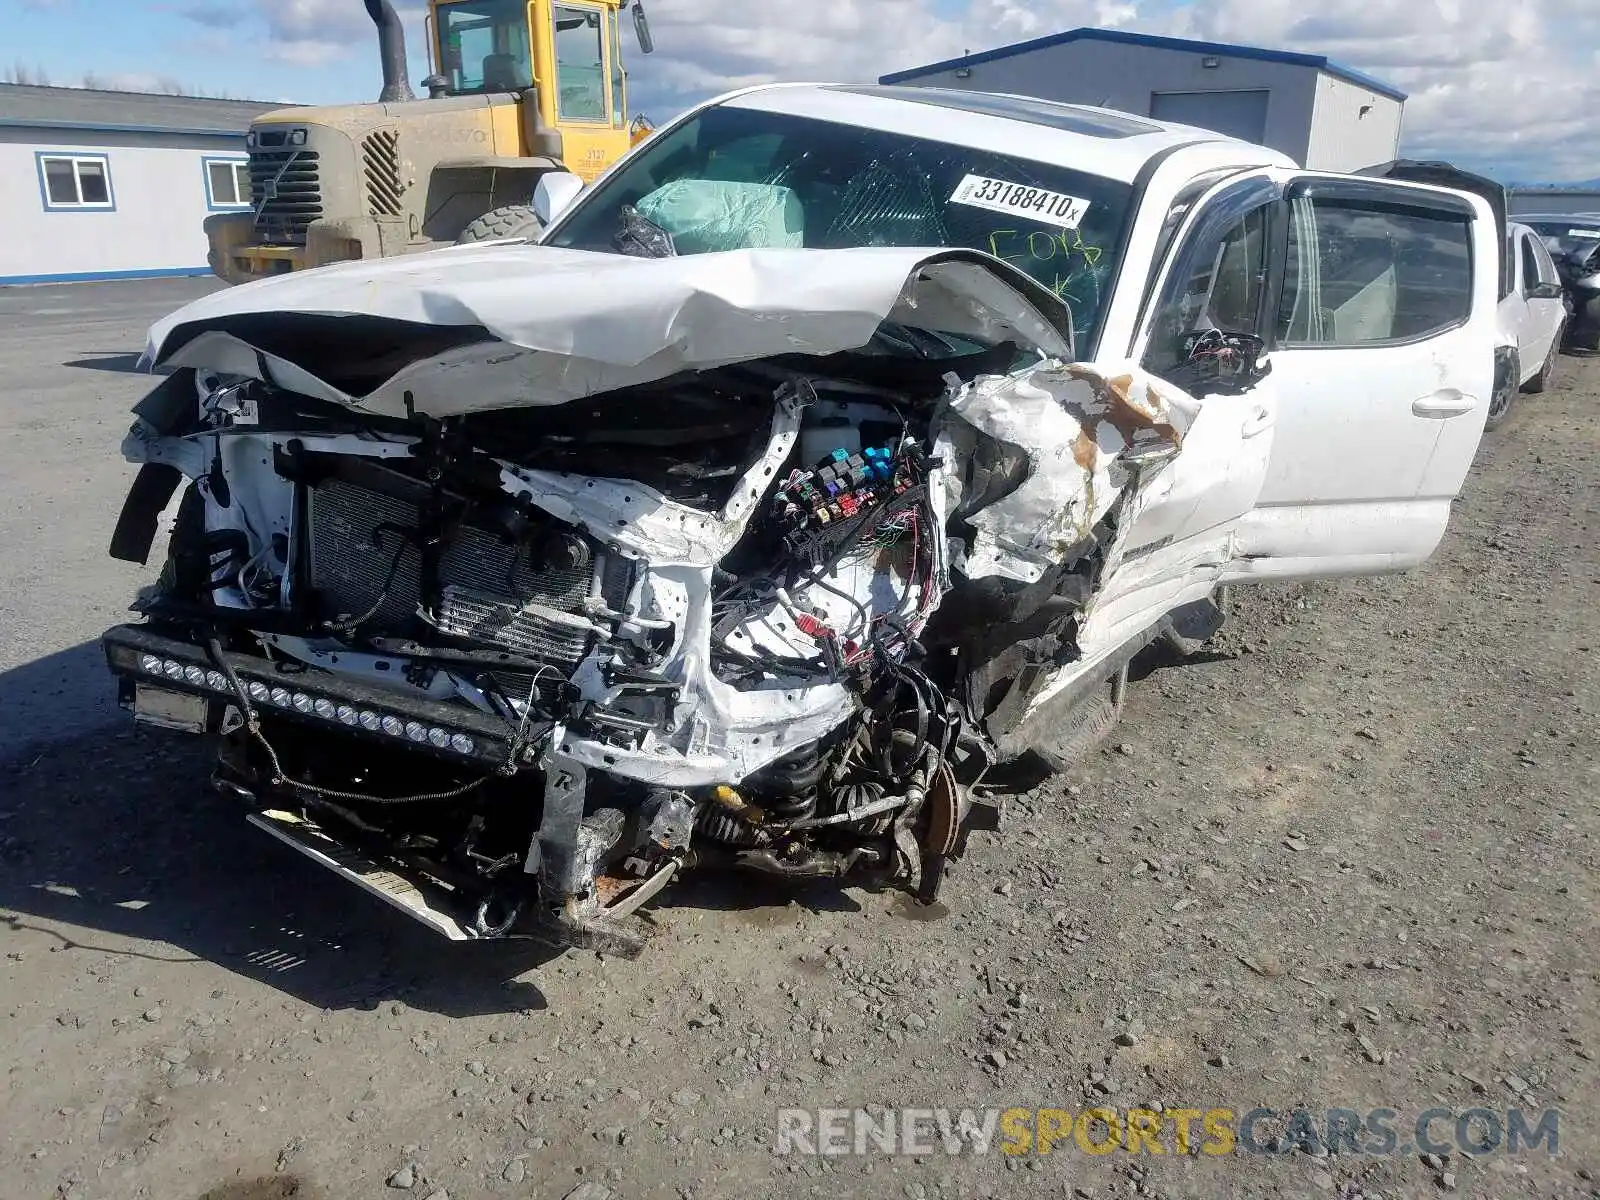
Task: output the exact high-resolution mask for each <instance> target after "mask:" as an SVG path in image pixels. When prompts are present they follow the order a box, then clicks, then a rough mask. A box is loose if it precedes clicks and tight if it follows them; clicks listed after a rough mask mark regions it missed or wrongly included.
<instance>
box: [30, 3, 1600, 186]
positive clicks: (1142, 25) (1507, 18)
mask: <svg viewBox="0 0 1600 1200" xmlns="http://www.w3.org/2000/svg"><path fill="white" fill-rule="evenodd" d="M28 2H30V3H54V2H57V0H28ZM234 2H235V3H237V5H238V7H237V8H236V9H235V8H234V4H227V3H220V2H219V0H187V3H186V4H180V5H179V10H180V11H183V10H185V9H187V10H188V11H189V12H190V13H191V15H192V17H193V19H195V20H197V21H199V22H203V23H204V24H206V25H208V26H210V27H211V28H212V29H213V30H216V29H217V28H218V27H220V26H222V25H223V24H224V23H225V22H224V19H223V18H224V15H225V11H226V10H228V9H233V11H236V12H239V13H240V14H241V20H240V22H239V24H238V27H237V28H236V29H234V30H232V31H230V33H231V35H232V36H234V37H235V38H236V39H237V40H238V42H239V44H240V46H246V45H248V46H249V47H250V52H251V53H252V54H254V55H255V56H256V57H257V58H260V59H265V60H267V61H270V62H278V63H283V64H285V65H288V66H292V67H300V68H323V69H324V70H325V71H337V72H341V73H343V74H345V75H347V76H348V75H349V73H350V72H351V70H352V69H353V68H356V67H360V68H364V69H365V72H366V73H365V74H363V75H362V76H361V78H362V81H363V82H365V80H366V78H367V75H369V74H370V76H371V77H372V78H373V79H375V78H376V59H377V52H376V43H375V39H374V36H373V31H372V25H371V22H370V21H369V20H368V18H367V15H366V12H365V9H364V6H363V5H362V4H361V3H360V0H253V3H243V2H240V0H234ZM400 8H401V12H402V14H403V15H404V16H405V18H406V28H407V33H408V34H409V35H410V38H411V41H412V43H413V44H412V56H411V57H412V61H413V63H418V62H420V61H421V59H422V57H423V54H422V19H421V15H420V14H421V10H420V8H419V7H418V6H417V2H416V0H407V2H406V3H403V4H401V5H400ZM825 12H826V15H825V17H821V18H819V17H818V15H817V13H818V10H817V9H816V7H815V6H814V5H806V4H800V3H794V2H792V0H791V2H785V3H772V2H771V0H767V2H764V3H760V4H729V3H728V2H727V0H651V3H650V16H651V23H652V26H653V28H654V31H655V35H656V39H655V40H656V46H657V52H656V53H655V54H654V55H653V56H651V57H649V58H645V57H643V56H641V55H639V54H637V53H635V54H634V55H633V56H632V61H631V66H632V72H633V80H634V94H635V97H636V100H637V101H638V106H639V107H641V108H642V109H643V110H644V111H645V112H647V113H649V114H650V115H651V116H653V117H655V118H656V119H657V120H660V119H662V118H664V117H667V116H670V115H671V114H672V113H673V112H674V111H676V110H677V109H679V108H681V107H682V106H684V105H685V104H687V103H690V102H692V101H695V100H699V99H703V98H704V97H706V96H709V95H712V94H715V93H717V92H720V91H725V90H728V89H731V88H735V87H741V86H745V85H748V84H755V83H765V82H768V81H772V80H794V79H811V80H837V81H849V82H865V81H870V80H874V79H876V78H877V77H878V76H880V75H883V74H886V73H889V72H891V71H896V70H900V69H902V68H906V67H913V66H917V65H919V64H922V63H927V62H932V61H935V60H938V59H943V58H950V57H954V56H957V55H960V54H962V53H963V52H965V51H967V50H973V51H976V50H984V49H989V48H991V47H994V46H999V45H1004V44H1006V43H1009V42H1015V41H1020V40H1024V39H1027V38H1030V37H1038V36H1040V35H1043V34H1048V33H1052V32H1056V31H1058V30H1064V29H1070V28H1073V27H1074V26H1078V25H1101V26H1122V27H1127V28H1131V29H1136V30H1140V31H1145V32H1153V33H1168V34H1175V35H1177V36H1185V37H1197V38H1205V39H1210V40H1214V41H1231V42H1243V43H1246V44H1251V45H1258V46H1271V47H1280V48H1284V49H1292V50H1301V51H1306V52H1310V53H1318V54H1326V55H1328V56H1329V57H1330V58H1333V59H1335V60H1336V61H1339V62H1342V63H1344V64H1346V65H1348V66H1351V67H1355V68H1357V69H1360V70H1364V71H1366V72H1368V73H1370V74H1373V75H1376V76H1377V77H1378V78H1380V79H1385V80H1388V81H1390V82H1392V83H1394V84H1395V85H1396V86H1398V87H1400V88H1402V89H1404V90H1406V91H1408V92H1409V93H1410V94H1411V100H1410V102H1409V104H1408V105H1407V110H1406V140H1405V145H1404V151H1405V152H1406V153H1407V154H1411V155H1416V156H1427V157H1441V158H1449V159H1452V160H1454V161H1457V162H1461V163H1462V164H1463V165H1469V166H1474V167H1477V168H1480V169H1492V170H1494V171H1496V172H1497V173H1499V174H1501V175H1503V176H1507V177H1512V178H1522V179H1530V178H1549V179H1566V178H1572V179H1576V178H1587V177H1592V176H1600V139H1596V138H1595V137H1594V136H1593V131H1592V124H1591V122H1592V117H1591V115H1590V114H1593V113H1595V112H1600V59H1597V56H1596V54H1595V52H1594V50H1593V49H1592V47H1594V46H1596V45H1597V44H1600V4H1597V2H1596V0H1515V2H1514V3H1510V4H1491V3H1484V2H1483V0H1320V2H1319V3H1318V4H1317V5H1316V6H1309V5H1306V4H1305V3H1304V0H1195V2H1193V3H1177V4H1174V2H1173V0H834V2H833V3H832V4H830V5H829V6H828V7H827V8H826V10H825ZM625 43H626V44H627V45H628V46H629V47H630V48H631V46H632V38H631V36H630V35H625ZM417 82H418V81H417V80H413V85H415V84H416V83H417ZM373 86H375V84H374V85H373ZM349 90H350V91H351V92H352V93H355V92H361V93H365V91H366V88H365V87H351V88H350V89H349ZM348 98H349V99H357V98H360V97H359V96H357V95H354V94H352V95H350V96H349V97H348Z"/></svg>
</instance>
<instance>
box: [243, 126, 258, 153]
mask: <svg viewBox="0 0 1600 1200" xmlns="http://www.w3.org/2000/svg"><path fill="white" fill-rule="evenodd" d="M256 141H257V138H256V131H255V130H254V129H252V130H251V131H250V132H249V133H247V134H245V135H244V148H245V149H246V150H254V149H255V148H256Z"/></svg>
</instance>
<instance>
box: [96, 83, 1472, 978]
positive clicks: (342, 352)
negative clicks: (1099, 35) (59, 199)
mask: <svg viewBox="0 0 1600 1200" xmlns="http://www.w3.org/2000/svg"><path fill="white" fill-rule="evenodd" d="M560 190H561V189H559V188H544V189H541V193H540V197H539V207H540V208H541V209H542V215H543V216H544V217H545V218H546V219H547V221H548V227H547V228H546V229H545V231H544V233H543V235H542V239H541V243H540V244H530V243H526V242H521V241H514V242H505V243H496V244H489V245H477V246H469V247H461V248H457V249H447V250H442V251H436V252H431V253H426V254H421V255H417V256H414V257H409V258H400V259H391V260H387V261H378V262H357V263H348V264H342V265H338V266H333V267H329V268H326V269H322V270H317V271H307V272H302V273H298V274H294V275H288V276H284V277H282V278H278V279H270V280H265V281H262V282H259V283H255V284H251V285H247V286H244V287H239V288H235V289H232V290H229V291H224V292H219V293H217V294H215V295H211V296H208V297H206V298H204V299H201V300H199V301H196V302H195V303H193V304H191V305H189V306H188V307H186V308H184V309H182V310H181V311H179V312H177V313H175V314H174V315H172V316H171V317H169V318H167V319H166V320H164V321H162V322H161V323H160V324H158V325H157V326H156V327H155V329H154V330H153V331H152V333H151V338H150V345H149V349H148V352H147V353H148V358H149V360H150V362H151V363H152V364H153V365H154V366H156V367H158V368H163V369H166V370H167V371H168V372H169V373H168V374H167V375H166V378H165V379H164V381H163V382H162V383H161V384H160V386H159V387H157V388H156V390H155V391H154V392H153V393H152V394H151V395H150V396H149V397H148V398H146V399H145V400H144V401H143V402H142V403H141V404H140V405H139V406H138V409H137V413H138V420H137V423H136V424H135V426H134V428H133V431H132V433H131V434H130V436H129V438H128V439H127V441H126V443H125V446H124V452H125V454H126V455H127V457H128V458H129V459H130V460H131V461H133V462H136V463H140V464H142V466H141V468H140V471H139V474H138V478H137V481H136V482H135V484H134V486H133V489H132V492H131V494H130V495H129V498H128V501H127V504H126V506H125V509H124V511H123V513H122V516H121V519H120V521H119V523H118V527H117V530H116V533H115V535H114V539H113V546H112V554H113V555H114V556H115V557H118V558H121V559H126V560H130V561H138V562H143V561H146V560H147V558H148V556H149V554H150V552H151V549H152V546H153V543H154V541H155V535H156V531H157V529H158V528H159V526H160V521H161V515H162V513H163V512H164V511H165V510H166V509H167V506H168V505H169V504H170V503H171V502H172V500H173V499H174V497H176V496H177V495H178V491H179V489H180V488H184V489H186V490H184V492H183V495H182V499H181V501H180V502H179V504H178V507H177V516H176V518H175V520H174V523H173V532H172V535H171V538H170V549H169V551H168V556H167V559H166V563H165V567H164V569H163V571H162V574H161V577H160V580H159V582H158V583H157V584H156V585H155V586H153V587H152V588H149V589H147V590H146V592H145V593H144V594H143V595H142V596H141V598H140V600H139V603H138V604H137V605H136V608H137V609H138V610H139V611H140V612H141V613H142V617H143V619H142V620H141V621H140V622H139V623H137V624H130V625H122V626H118V627H116V628H114V629H112V630H110V631H108V632H107V634H106V635H105V639H104V644H105V649H106V653H107V656H108V659H109V662H110V665H111V668H112V670H113V671H114V672H115V674H116V676H117V677H118V679H119V683H120V687H121V694H122V698H123V700H124V703H125V704H127V706H129V707H130V708H131V709H132V710H133V712H134V713H135V715H136V716H137V717H138V718H140V719H141V720H144V721H147V722H151V723H154V724H156V725H162V726H166V727H169V728H177V729H183V730H188V731H191V732H195V733H205V734H209V735H211V736H213V737H214V738H216V740H217V742H218V745H219V748H220V749H219V756H218V763H217V768H216V775H215V782H216V784H217V786H218V787H219V788H221V789H222V790H223V791H224V792H225V793H227V794H229V795H232V796H234V797H236V798H237V799H238V800H240V801H242V802H243V804H244V805H245V806H246V808H247V812H248V814H249V819H250V820H252V821H253V822H255V823H256V824H257V825H259V826H261V827H262V828H264V829H267V830H268V831H270V832H272V833H274V834H275V835H276V836H278V837H280V838H281V839H283V840H284V841H287V842H289V843H291V844H292V845H294V846H296V847H297V848H298V849H300V850H302V851H304V852H305V853H307V854H309V855H311V856H312V857H314V858H317V859H318V860H319V861H321V862H323V863H324V864H325V865H328V866H330V867H332V868H334V869H335V870H337V871H340V872H342V873H343V874H345V875H346V876H347V877H348V878H349V879H351V880H352V881H355V882H358V883H361V884H363V885H364V886H366V887H368V888H370V889H371V890H373V891H375V892H376V893H377V894H379V895H381V896H383V897H384V898H385V899H387V900H389V901H391V902H392V903H395V904H396V905H399V906H400V907H402V908H405V909H407V910H408V911H410V912H411V913H412V914H413V915H416V916H418V917H420V918H421V919H423V920H425V921H427V922H428V923H430V924H432V925H433V926H434V927H435V928H437V929H439V930H441V931H442V932H444V933H446V934H448V935H449V936H451V937H453V938H474V937H497V936H537V937H544V938H551V939H555V940H557V941H562V942H567V943H572V944H583V945H593V946H601V947H605V948H607V949H609V950H612V951H616V952H620V953H625V954H628V953H636V952H637V950H638V948H639V946H640V945H641V944H642V943H641V940H640V937H639V933H638V927H639V925H640V921H639V918H638V917H637V915H630V914H636V913H637V910H638V909H639V908H640V907H641V906H642V905H644V904H645V903H646V902H647V901H648V900H649V899H650V898H651V897H653V896H655V895H657V894H658V893H659V892H660V890H661V888H662V887H663V886H664V885H665V884H666V883H667V882H668V881H670V880H671V879H672V878H673V877H674V876H675V875H676V874H678V873H680V872H682V871H685V870H687V869H690V868H693V867H698V866H706V865H713V866H728V867H740V868H748V869H754V870H758V871H764V872H769V873H773V874H776V875H779V876H789V877H838V878H852V879H859V880H862V881H864V882H868V883H878V884H898V885H902V886H905V887H907V888H910V889H914V890H915V891H917V892H918V894H920V895H921V896H922V897H923V898H924V899H927V898H931V897H932V896H933V894H934V893H935V892H936V890H937V888H938V886H939V880H940V878H941V873H942V871H943V870H944V867H945V863H946V860H947V857H948V856H949V855H951V854H952V852H955V851H957V850H958V848H959V843H960V838H961V836H962V830H963V827H964V823H965V822H966V818H967V817H968V812H969V808H970V806H971V804H972V798H973V795H974V785H975V784H978V783H979V781H980V780H982V779H984V778H985V777H986V776H988V777H990V778H992V777H993V775H992V774H991V773H992V772H993V771H994V769H995V768H996V767H1003V766H1005V765H1007V764H1015V763H1017V762H1019V761H1024V760H1027V759H1030V758H1032V759H1034V760H1043V761H1045V762H1047V763H1052V764H1059V763H1061V762H1062V761H1065V760H1067V759H1070V758H1071V757H1072V756H1073V755H1074V754H1075V753H1077V752H1080V751H1081V750H1082V749H1084V748H1085V747H1086V746H1088V745H1089V744H1091V743H1092V741H1093V740H1094V738H1095V737H1096V736H1098V735H1100V734H1103V733H1104V732H1105V730H1106V729H1108V728H1109V726H1110V723H1111V722H1112V721H1113V720H1114V719H1115V717H1116V714H1117V711H1118V704H1119V702H1120V697H1121V684H1122V682H1123V681H1125V679H1126V667H1127V663H1128V661H1129V659H1130V658H1131V657H1132V656H1133V655H1134V654H1135V653H1136V652H1137V651H1138V650H1139V649H1140V648H1141V647H1142V646H1145V645H1147V644H1149V643H1150V642H1151V641H1152V640H1153V639H1156V638H1160V637H1167V638H1170V639H1172V640H1174V641H1176V642H1177V643H1178V644H1179V645H1181V646H1189V645H1192V644H1194V643H1196V642H1198V641H1199V640H1202V639H1204V638H1205V637H1207V636H1209V635H1210V634H1211V633H1212V632H1214V630H1215V628H1216V627H1217V625H1218V624H1219V622H1220V620H1221V613H1220V610H1219V608H1218V606H1217V605H1216V603H1215V602H1214V597H1215V595H1216V593H1217V589H1218V588H1219V586H1221V585H1225V584H1237V583H1243V582H1248V581H1252V580H1273V579H1291V578H1293V579H1305V578H1311V577H1317V576H1333V575H1346V574H1355V573H1363V572H1379V571H1389V570H1398V569H1403V568H1405V567H1408V566H1411V565H1414V564H1416V563H1419V562H1421V561H1423V560H1424V559H1426V558H1427V557H1428V556H1429V554H1431V553H1432V551H1433V549H1434V547H1435V546H1436V545H1437V543H1438V542H1439V539H1440V537H1441V536H1442V534H1443V532H1444V529H1445V525H1446V522H1447V519H1448V516H1449V512H1450V506H1451V501H1452V499H1453V498H1454V496H1455V495H1456V493H1457V490H1458V489H1459V487H1460V486H1461V483H1462V480H1463V478H1464V476H1465V474H1466V471H1467V467H1468V464H1469V462H1470V461H1471V459H1472V457H1473V453H1474V450H1475V448H1476V446H1477V443H1478V440H1479V436H1480V434H1481V431H1482V427H1483V424H1484V417H1485V412H1486V407H1487V402H1488V398H1489V395H1490V391H1491V388H1492V384H1493V345H1494V340H1495V332H1494V325H1495V311H1496V296H1497V288H1496V282H1497V281H1496V270H1495V266H1494V264H1495V263H1496V260H1497V252H1498V243H1497V236H1498V235H1497V232H1496V229H1495V226H1494V217H1493V214H1492V213H1491V211H1490V209H1489V207H1488V206H1487V205H1486V204H1485V203H1484V201H1483V200H1482V199H1481V198H1479V197H1476V196H1472V195H1468V194H1465V193H1463V192H1460V191H1456V190H1447V189H1443V188H1438V187H1425V186H1418V185H1414V184H1407V183H1402V182H1397V181H1394V180H1391V179H1381V180H1380V179H1371V178H1352V177H1339V176H1328V175H1317V174H1308V173H1305V172H1302V171H1299V170H1297V169H1296V168H1295V167H1294V166H1293V165H1292V164H1290V163H1289V162H1287V161H1286V160H1283V159H1281V158H1280V157H1279V156H1277V155H1276V154H1274V153H1273V152H1271V151H1268V150H1265V149H1262V148H1260V147H1256V146H1251V145H1247V144H1244V143H1241V142H1236V141H1230V140H1226V139H1223V138H1220V137H1218V136H1216V135H1212V134H1208V133H1205V132H1202V131H1198V130H1193V129H1183V128H1178V127H1172V126H1164V125H1159V124H1157V123H1154V122H1148V121H1144V120H1138V119H1134V118H1130V117H1127V116H1122V115H1118V114H1113V113H1109V112H1104V111H1100V110H1094V109H1084V108H1073V107H1067V106H1060V105H1052V104H1048V103H1044V102H1040V101H1034V100H1025V99H1020V98H1015V97H1004V96H993V95H985V94H980V93H953V92H942V91H940V90H937V89H928V88H918V89H910V90H898V89H894V88H874V87H863V88H853V87H818V86H797V87H772V88H761V89H756V90H752V91H746V92H743V93H739V94H736V95H733V96H730V97H724V98H723V99H721V100H719V101H715V102H712V103H710V104H708V105H705V106H702V107H700V108H698V109H696V110H693V111H691V112H689V113H688V114H686V115H685V116H684V117H683V118H681V119H680V120H679V121H677V122H676V123H675V124H674V125H672V126H670V127H668V128H665V129H663V130H662V131H661V132H660V133H658V134H657V135H656V136H655V137H654V138H653V139H652V140H651V141H650V142H649V143H647V144H646V145H644V146H643V147H642V148H641V149H640V150H639V151H638V152H637V153H635V154H634V155H632V156H630V157H629V158H627V159H625V160H624V161H623V162H622V163H621V164H619V166H618V167H617V168H616V169H614V170H613V171H612V172H610V173H609V174H608V175H607V176H606V177H604V178H603V179H601V180H600V181H599V182H598V183H597V184H595V185H594V186H593V187H592V188H591V189H590V190H588V191H587V192H585V193H584V194H582V195H580V196H578V197H577V199H576V200H575V201H574V202H572V203H570V204H569V205H568V206H567V207H566V208H565V210H564V211H556V205H555V203H554V197H555V196H556V195H557V194H558V192H559V191H560Z"/></svg>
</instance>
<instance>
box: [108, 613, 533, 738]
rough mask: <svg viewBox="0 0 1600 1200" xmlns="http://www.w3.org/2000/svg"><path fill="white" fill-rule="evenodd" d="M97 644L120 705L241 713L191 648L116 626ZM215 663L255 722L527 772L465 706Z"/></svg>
mask: <svg viewBox="0 0 1600 1200" xmlns="http://www.w3.org/2000/svg"><path fill="white" fill-rule="evenodd" d="M101 644H102V646H103V647H104V649H105V655H106V663H107V665H108V666H109V667H110V668H111V671H112V673H113V674H115V675H116V676H117V679H118V682H119V687H120V688H121V694H122V699H123V701H124V703H125V704H128V703H130V702H131V700H132V696H133V692H134V690H135V689H136V688H137V687H138V686H139V685H140V684H144V685H147V686H153V687H159V688H161V689H163V690H165V691H171V692H178V693H183V694H186V695H193V696H198V697H202V698H204V699H205V700H207V701H209V702H211V703H212V704H214V705H215V706H216V708H217V710H218V711H219V712H220V711H221V710H222V709H224V708H225V707H227V706H228V705H232V706H233V707H235V708H239V707H241V706H240V703H239V697H238V695H237V694H236V692H235V688H234V685H233V683H232V682H231V681H230V680H229V679H228V677H227V675H226V674H225V673H224V671H223V670H222V669H221V667H222V664H221V663H217V662H215V661H214V660H213V659H212V656H211V654H210V652H209V651H208V650H207V648H206V647H204V646H201V645H198V644H197V643H195V642H193V641H188V640H184V639H181V638H177V637H172V636H168V635H165V634H161V633H157V632H155V631H154V630H152V629H150V628H149V627H147V626H141V625H118V626H115V627H114V628H112V629H109V630H107V631H106V633H105V634H104V636H103V637H102V638H101ZM222 659H223V663H225V664H226V665H227V666H228V667H229V668H231V669H232V671H233V673H234V675H235V676H236V678H237V679H238V680H239V683H240V684H241V685H242V686H243V687H244V688H245V689H246V695H247V696H248V697H249V700H250V704H251V707H253V708H254V709H256V711H258V712H260V713H262V714H268V715H271V716H273V717H276V718H281V719H283V720H285V721H291V722H296V723H301V724H306V725H312V726H316V727H320V728H321V729H323V730H325V731H337V732H339V733H342V734H348V735H349V736H350V737H352V738H358V739H361V740H364V741H368V742H374V743H381V744H385V745H388V746H404V747H405V748H406V749H409V750H413V751H416V752H419V753H424V754H429V755H432V756H434V757H437V758H441V759H446V760H450V761H453V762H457V763H462V764H465V763H475V764H479V765H480V766H481V767H482V768H484V769H487V770H495V769H504V768H506V767H507V766H508V765H509V766H510V767H512V768H513V769H518V768H521V767H523V766H528V767H532V766H533V765H534V764H533V763H532V762H526V761H524V762H510V763H508V758H509V756H510V755H511V753H512V744H513V739H512V737H511V734H510V731H509V730H508V728H507V726H506V724H505V722H504V721H501V720H499V719H498V718H496V717H491V716H488V715H486V714H483V713H479V712H476V711H474V710H472V709H470V708H467V707H465V706H464V705H459V704H447V703H441V702H439V701H436V700H427V699H414V698H412V697H408V696H406V695H404V694H402V693H399V692H396V691H391V690H389V689H387V688H378V687H369V686H367V685H365V684H362V683H361V682H359V681H358V680H353V679H351V678H349V677H347V676H344V675H338V674H335V673H333V672H331V671H319V670H316V669H314V668H311V667H306V666H304V665H302V664H300V663H295V662H274V661H273V660H271V659H268V658H265V657H262V656H260V655H255V654H241V653H238V652H235V651H224V652H223V654H222Z"/></svg>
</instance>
